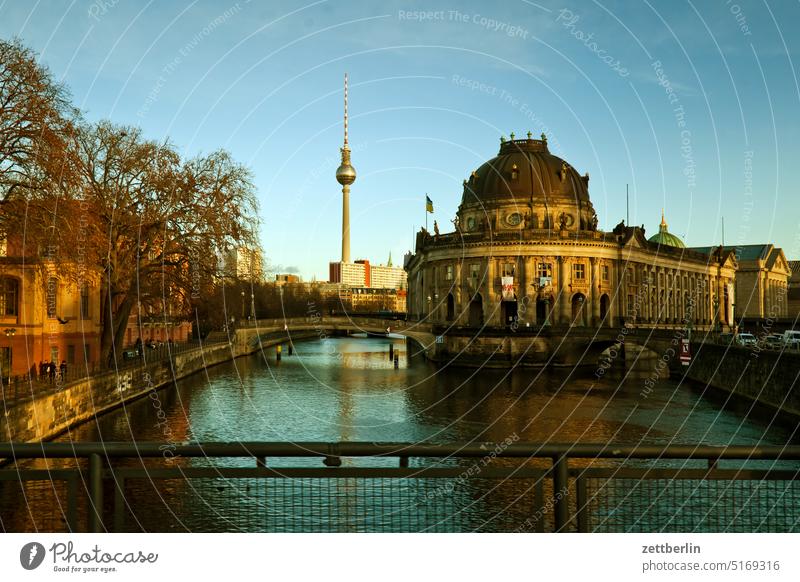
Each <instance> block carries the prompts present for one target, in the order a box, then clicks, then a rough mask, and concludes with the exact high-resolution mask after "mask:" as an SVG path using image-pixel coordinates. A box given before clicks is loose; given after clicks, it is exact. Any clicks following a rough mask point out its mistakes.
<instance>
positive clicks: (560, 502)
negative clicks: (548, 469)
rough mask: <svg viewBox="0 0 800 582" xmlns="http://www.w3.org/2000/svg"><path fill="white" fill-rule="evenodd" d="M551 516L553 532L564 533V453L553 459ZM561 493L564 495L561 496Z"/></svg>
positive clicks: (566, 511) (566, 502)
mask: <svg viewBox="0 0 800 582" xmlns="http://www.w3.org/2000/svg"><path fill="white" fill-rule="evenodd" d="M552 475H553V514H554V517H555V531H556V532H565V531H566V530H567V524H568V523H569V499H568V497H567V496H568V491H569V467H568V466H567V456H566V454H564V453H561V454H559V455H556V456H554V457H553V468H552ZM562 491H564V492H565V493H564V494H563V495H562Z"/></svg>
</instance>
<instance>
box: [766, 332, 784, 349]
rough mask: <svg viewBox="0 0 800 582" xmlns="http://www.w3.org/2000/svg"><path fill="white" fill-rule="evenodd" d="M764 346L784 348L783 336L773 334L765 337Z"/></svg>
mask: <svg viewBox="0 0 800 582" xmlns="http://www.w3.org/2000/svg"><path fill="white" fill-rule="evenodd" d="M764 347H765V348H767V349H768V350H780V349H781V348H783V336H782V335H777V334H772V335H768V336H767V337H765V338H764Z"/></svg>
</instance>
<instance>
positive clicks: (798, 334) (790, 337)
mask: <svg viewBox="0 0 800 582" xmlns="http://www.w3.org/2000/svg"><path fill="white" fill-rule="evenodd" d="M783 343H784V345H785V346H786V348H787V349H792V350H796V349H798V348H800V331H795V330H793V329H790V330H788V331H785V332H783Z"/></svg>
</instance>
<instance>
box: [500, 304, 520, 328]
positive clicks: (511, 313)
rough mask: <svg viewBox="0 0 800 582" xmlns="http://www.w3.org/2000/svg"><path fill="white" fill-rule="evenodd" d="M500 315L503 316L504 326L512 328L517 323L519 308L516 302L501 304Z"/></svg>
mask: <svg viewBox="0 0 800 582" xmlns="http://www.w3.org/2000/svg"><path fill="white" fill-rule="evenodd" d="M500 313H501V315H502V316H503V325H505V326H507V327H508V326H511V325H513V324H514V323H516V321H517V313H518V306H517V302H516V300H515V301H503V302H501V304H500Z"/></svg>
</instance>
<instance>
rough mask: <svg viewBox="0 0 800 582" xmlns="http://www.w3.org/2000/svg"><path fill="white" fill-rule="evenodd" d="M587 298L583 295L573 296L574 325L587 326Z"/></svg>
mask: <svg viewBox="0 0 800 582" xmlns="http://www.w3.org/2000/svg"><path fill="white" fill-rule="evenodd" d="M585 311H586V296H585V295H584V294H583V293H575V295H573V296H572V325H578V326H585V325H586V317H585V313H584V312H585Z"/></svg>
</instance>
